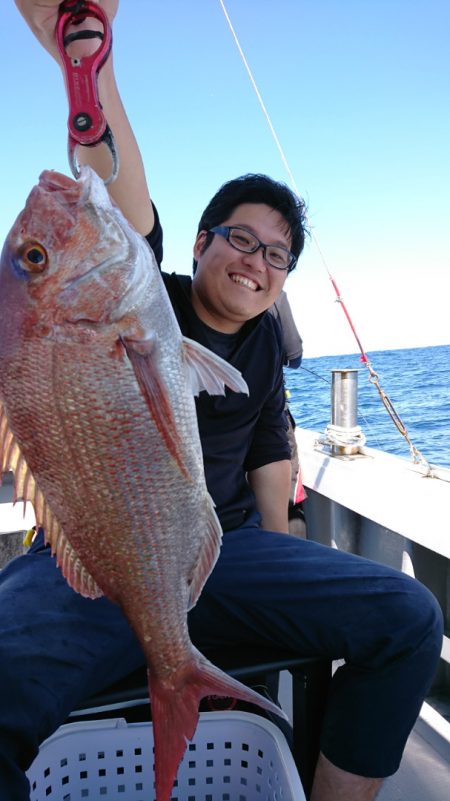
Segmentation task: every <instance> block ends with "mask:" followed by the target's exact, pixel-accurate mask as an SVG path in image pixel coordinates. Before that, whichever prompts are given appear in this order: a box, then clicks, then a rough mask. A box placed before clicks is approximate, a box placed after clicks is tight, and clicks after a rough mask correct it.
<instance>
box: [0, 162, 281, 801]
mask: <svg viewBox="0 0 450 801" xmlns="http://www.w3.org/2000/svg"><path fill="white" fill-rule="evenodd" d="M225 384H226V385H228V386H229V387H230V388H231V389H232V390H234V391H236V392H246V391H247V387H246V385H245V382H244V381H243V379H242V377H241V376H240V374H239V373H238V372H237V371H236V370H235V369H234V368H232V367H231V366H230V365H228V364H227V363H226V362H224V361H222V360H221V359H219V358H218V357H217V356H216V355H214V354H213V353H211V352H209V351H208V350H206V349H205V348H203V347H201V346H200V345H199V344H197V343H196V342H193V341H191V340H188V339H186V338H184V337H183V336H182V335H181V332H180V329H179V326H178V323H177V321H176V318H175V316H174V313H173V310H172V307H171V304H170V302H169V299H168V296H167V294H166V291H165V288H164V285H163V282H162V279H161V276H160V273H159V270H158V267H157V264H156V261H155V259H154V256H153V253H152V251H151V250H150V248H149V247H148V245H147V242H146V241H145V240H144V239H143V238H142V237H140V236H139V235H138V234H137V233H136V232H135V231H134V230H133V229H132V227H131V226H130V225H129V224H128V223H127V221H126V220H125V219H124V218H123V216H122V214H121V213H120V211H119V210H118V209H117V208H116V207H115V206H114V205H113V204H112V203H111V201H110V199H109V196H108V194H107V192H106V190H105V188H104V186H103V184H102V182H101V180H100V179H99V178H98V176H97V175H96V174H95V173H94V172H93V171H92V170H90V169H89V168H84V169H83V172H82V177H81V179H80V181H78V182H75V181H73V180H71V179H69V178H67V177H66V176H63V175H60V174H58V173H54V172H48V171H47V172H44V173H42V175H41V177H40V180H39V185H38V186H36V187H34V188H33V190H32V191H31V194H30V196H29V198H28V200H27V203H26V207H25V209H24V210H23V212H22V213H21V214H20V215H19V217H18V219H17V221H16V223H15V224H14V226H13V228H12V230H11V232H10V234H9V235H8V237H7V240H6V243H5V246H4V249H3V253H2V257H1V263H0V474H1V471H2V470H3V471H7V470H13V471H14V473H15V494H16V497H17V498H23V499H26V500H30V501H31V502H32V503H33V505H34V508H35V513H36V522H37V523H38V525H42V526H43V527H44V528H45V531H46V537H47V540H48V542H50V544H51V547H52V550H53V553H54V554H55V556H56V560H57V563H58V565H59V566H60V568H61V570H62V572H63V574H64V576H65V577H66V579H67V581H68V582H69V584H70V585H71V587H73V589H74V590H76V591H78V592H80V593H82V594H83V595H85V596H88V597H91V598H95V597H98V596H100V595H102V594H105V595H106V596H107V597H108V598H110V599H111V600H112V601H115V602H117V603H119V604H120V605H121V607H122V609H123V611H124V613H125V615H126V616H127V618H128V620H129V622H130V625H131V626H132V627H133V629H134V631H135V633H136V635H137V637H138V639H139V642H140V644H141V646H142V649H143V651H144V654H145V656H146V660H147V665H148V675H149V690H150V696H151V704H152V718H153V725H154V738H155V773H156V793H157V800H158V801H168V800H169V798H170V794H171V789H172V785H173V781H174V779H175V776H176V772H177V769H178V765H179V762H180V760H181V758H182V756H183V753H184V750H185V748H186V740H189V739H191V738H192V736H193V734H194V732H195V728H196V725H197V720H198V704H199V701H200V699H201V698H202V697H204V696H206V695H224V696H233V697H236V698H240V699H244V700H246V701H251V702H253V703H259V704H260V705H261V706H263V707H265V708H267V709H271V711H273V712H277V713H280V710H279V709H278V707H276V706H274V705H273V704H271V703H270V702H269V701H266V700H265V699H263V698H262V697H261V696H259V695H258V694H257V693H254V692H253V691H251V690H250V689H248V688H246V687H244V686H243V685H242V684H240V683H239V682H237V681H235V680H233V679H231V678H230V677H229V676H227V675H226V674H224V673H222V672H221V671H220V670H219V669H218V668H216V667H215V666H214V665H212V664H211V663H210V662H209V661H208V660H207V659H205V657H204V656H203V655H202V654H201V653H200V652H199V651H198V650H197V649H196V648H195V647H194V646H193V645H192V643H191V641H190V639H189V634H188V628H187V612H188V610H189V609H190V608H191V607H192V606H193V605H194V604H195V603H196V601H197V599H198V597H199V595H200V593H201V590H202V587H203V585H204V583H205V581H206V579H207V577H208V575H209V574H210V572H211V570H212V568H213V566H214V564H215V561H216V559H217V557H218V554H219V549H220V542H221V528H220V524H219V522H218V519H217V517H216V514H215V512H214V505H213V502H212V500H211V498H210V496H209V495H208V492H207V488H206V484H205V478H204V470H203V461H202V452H201V445H200V440H199V434H198V428H197V420H196V412H195V404H194V398H193V395H194V394H195V393H198V392H199V391H201V390H203V389H206V390H207V391H208V392H210V393H224V391H225V389H224V385H225Z"/></svg>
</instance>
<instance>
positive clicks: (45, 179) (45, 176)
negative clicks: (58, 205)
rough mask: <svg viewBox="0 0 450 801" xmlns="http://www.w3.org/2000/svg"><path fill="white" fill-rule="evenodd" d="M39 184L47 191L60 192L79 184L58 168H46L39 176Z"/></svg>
mask: <svg viewBox="0 0 450 801" xmlns="http://www.w3.org/2000/svg"><path fill="white" fill-rule="evenodd" d="M39 186H40V187H41V188H42V189H44V190H45V191H46V192H59V191H61V190H63V191H66V190H67V189H73V188H74V187H75V186H79V184H78V182H77V181H75V180H74V179H73V178H69V176H68V175H63V173H61V172H56V170H44V171H43V172H42V173H41V174H40V176H39Z"/></svg>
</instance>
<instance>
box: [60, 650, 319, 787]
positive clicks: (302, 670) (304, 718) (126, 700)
mask: <svg viewBox="0 0 450 801" xmlns="http://www.w3.org/2000/svg"><path fill="white" fill-rule="evenodd" d="M203 653H204V654H205V656H206V657H207V658H208V659H210V660H211V661H212V662H213V663H214V664H215V665H217V666H218V667H220V668H222V670H224V671H225V672H226V673H228V674H229V675H230V676H234V677H235V678H237V679H239V680H240V681H242V682H243V683H244V684H247V685H248V686H250V687H253V688H255V689H256V690H258V691H259V692H261V693H262V694H263V695H266V696H268V697H270V698H271V699H272V700H274V701H275V702H277V701H278V698H277V695H278V680H279V675H280V672H281V671H288V672H289V673H290V674H291V676H292V726H290V724H288V723H286V722H285V721H283V720H281V719H279V718H278V717H277V716H276V715H274V716H273V717H272V715H270V714H269V713H266V712H262V711H261V710H259V708H258V707H255V706H250V705H248V704H243V703H242V702H237V704H236V705H237V707H238V708H240V709H243V708H245V709H246V710H250V709H251V711H252V712H256V713H259V714H264V715H266V716H267V717H270V719H271V720H272V722H273V723H275V724H276V725H277V726H279V728H280V729H281V730H282V731H283V734H284V735H285V736H286V739H287V740H288V743H289V745H290V747H291V750H292V753H293V756H294V760H295V763H296V765H297V769H298V772H299V775H300V778H301V781H302V784H303V789H304V792H305V795H306V798H309V794H310V792H311V786H312V781H313V777H314V770H315V765H316V762H317V757H318V755H319V742H320V732H321V728H322V719H323V715H324V709H325V704H326V697H327V693H328V689H329V682H330V680H331V662H329V661H328V660H324V659H318V658H316V657H299V656H298V655H297V654H294V653H292V652H289V651H280V650H275V649H270V648H261V647H258V648H256V647H253V648H250V647H242V646H236V647H234V648H231V647H228V648H226V649H225V648H223V647H221V648H208V649H206V648H205V649H203ZM227 702H228V703H227ZM234 705H235V701H234V699H226V700H225V701H224V700H223V699H220V698H218V699H215V698H213V699H212V698H207V699H204V701H203V702H202V705H201V707H200V708H201V710H202V711H206V710H208V709H210V710H211V709H228V708H230V709H231V708H233V707H234ZM118 715H120V717H124V718H125V719H126V720H127V721H128V722H136V721H147V720H149V719H150V717H151V711H150V709H149V699H148V686H147V675H146V669H145V668H144V667H143V668H140V669H139V670H137V671H135V672H134V673H132V674H130V675H129V676H127V677H126V678H125V679H123V680H122V681H121V682H119V683H116V684H113V685H111V686H110V687H107V688H106V689H105V690H104V691H102V692H101V693H100V694H98V695H96V696H95V697H92V698H87V699H85V700H84V701H83V703H82V704H80V705H79V706H78V707H77V708H76V709H75V710H74V711H73V712H72V713H71V715H70V717H69V720H68V722H73V721H74V720H87V719H89V720H92V719H93V718H95V719H98V718H104V717H117V716H118Z"/></svg>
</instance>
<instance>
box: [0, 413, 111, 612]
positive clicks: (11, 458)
mask: <svg viewBox="0 0 450 801" xmlns="http://www.w3.org/2000/svg"><path fill="white" fill-rule="evenodd" d="M9 471H12V472H13V473H14V503H16V502H17V501H23V502H24V506H25V505H26V503H27V501H29V502H30V503H31V504H32V506H33V508H34V514H35V516H36V528H41V527H42V528H43V529H44V531H45V540H46V542H48V543H49V544H50V546H51V549H52V553H53V554H54V555H55V556H56V561H57V564H58V565H59V567H60V568H61V571H62V573H63V575H64V577H65V579H66V580H67V583H68V584H69V585H70V586H71V587H72V589H74V590H76V591H77V592H79V593H81V595H84V596H85V597H88V598H98V597H99V596H100V595H103V592H102V590H101V589H100V588H99V587H98V585H97V584H96V583H95V581H94V579H93V578H92V577H91V576H90V575H89V573H88V572H87V570H86V569H85V568H84V567H83V565H82V564H81V561H80V560H79V558H78V556H77V555H76V553H75V551H74V550H73V548H72V546H71V545H70V543H69V542H68V540H67V538H66V537H65V535H64V534H63V532H62V530H61V526H60V524H59V522H58V520H57V519H56V517H55V515H54V514H53V512H52V510H51V508H50V506H49V504H48V503H47V501H46V499H45V497H44V495H43V493H42V492H41V490H40V489H39V487H38V485H37V484H36V481H35V480H34V477H33V474H32V472H31V470H30V468H29V467H28V464H27V462H26V460H25V457H24V455H23V453H22V451H21V450H20V448H19V445H18V444H17V441H16V439H15V437H14V434H13V433H12V431H11V429H10V427H9V424H8V419H7V415H6V411H5V409H4V407H3V405H2V403H1V402H0V483H1V476H2V473H8V472H9Z"/></svg>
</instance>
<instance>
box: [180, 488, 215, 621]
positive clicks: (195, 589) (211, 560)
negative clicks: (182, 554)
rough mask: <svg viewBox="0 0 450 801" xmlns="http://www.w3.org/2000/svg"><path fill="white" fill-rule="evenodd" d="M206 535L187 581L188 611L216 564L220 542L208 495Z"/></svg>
mask: <svg viewBox="0 0 450 801" xmlns="http://www.w3.org/2000/svg"><path fill="white" fill-rule="evenodd" d="M207 502H208V510H207V535H206V537H205V539H204V540H203V542H202V547H201V550H200V553H199V555H198V559H197V561H196V563H195V568H194V572H193V573H192V575H191V577H190V580H189V598H188V610H189V609H192V607H193V606H195V604H196V603H197V601H198V599H199V596H200V593H201V591H202V589H203V586H204V584H205V581H206V579H207V578H208V576H209V574H210V573H211V570H212V569H213V567H214V565H215V563H216V562H217V559H218V556H219V552H220V545H221V542H222V527H221V525H220V523H219V518H218V517H217V515H216V513H215V511H214V502H213V500H212V498H211V497H210V495H208V501H207Z"/></svg>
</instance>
